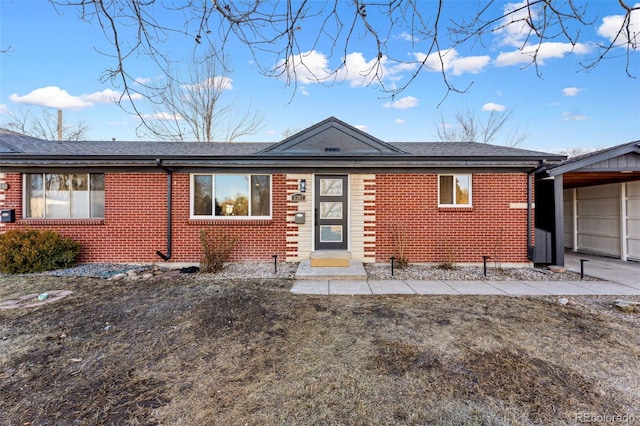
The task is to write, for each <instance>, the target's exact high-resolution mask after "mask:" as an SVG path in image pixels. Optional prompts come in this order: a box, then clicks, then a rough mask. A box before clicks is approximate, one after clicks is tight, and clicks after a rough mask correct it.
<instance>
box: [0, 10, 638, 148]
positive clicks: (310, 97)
mask: <svg viewBox="0 0 640 426" xmlns="http://www.w3.org/2000/svg"><path fill="white" fill-rule="evenodd" d="M447 4H449V5H452V6H450V7H451V9H449V11H450V13H452V14H454V15H455V14H456V13H461V14H462V13H465V10H466V9H469V8H470V7H475V6H474V5H476V4H477V3H476V2H468V1H456V2H453V1H452V2H445V5H447ZM506 4H507V3H498V4H497V5H496V6H495V7H504V6H505V5H506ZM579 4H581V3H579ZM588 10H589V17H590V19H592V20H593V25H591V26H588V27H585V28H582V30H581V34H580V40H579V41H580V44H578V45H577V46H576V47H575V48H574V51H573V53H569V49H568V47H567V45H566V44H555V45H548V46H546V47H547V50H546V51H545V52H546V54H547V55H548V57H546V58H545V59H544V61H543V63H542V64H540V66H539V68H538V71H539V72H540V73H541V74H542V77H540V76H538V75H537V74H536V69H535V68H534V67H528V68H525V69H523V65H524V63H523V62H522V61H521V59H522V57H521V56H520V55H515V54H514V53H513V51H514V47H513V46H514V45H515V43H512V42H513V41H514V40H515V42H516V43H517V42H518V41H521V40H520V39H518V34H514V33H512V32H509V31H499V32H496V33H494V34H492V35H491V36H490V38H485V40H484V41H485V43H484V46H483V45H480V44H478V43H476V44H474V45H469V46H467V48H466V49H467V50H462V49H459V50H457V51H455V52H449V53H448V54H447V56H446V58H447V61H448V62H447V64H446V65H447V70H446V73H447V78H448V79H449V81H450V82H452V83H453V84H455V85H456V86H458V87H466V86H467V85H469V84H471V87H470V89H469V90H468V92H467V93H464V94H457V93H450V94H449V95H448V96H446V95H447V90H446V87H445V86H444V84H443V81H442V76H441V75H440V74H439V73H438V72H430V71H425V72H422V73H421V74H420V75H419V76H418V77H417V79H416V80H414V82H413V83H412V84H411V85H410V86H409V87H408V88H407V89H406V90H404V91H403V92H401V93H399V94H398V95H397V96H396V97H395V98H394V99H390V98H389V97H388V95H387V94H385V93H383V92H381V91H380V90H378V89H376V87H373V86H374V85H369V86H367V85H366V84H362V83H363V79H362V77H360V76H359V74H358V72H357V69H358V68H362V67H365V66H366V64H367V63H368V61H370V60H371V57H372V55H373V54H374V53H373V52H371V51H367V50H366V49H367V48H368V47H367V46H368V45H367V44H362V45H361V46H360V45H358V44H357V43H353V44H352V45H351V46H350V48H351V50H350V51H349V52H347V53H348V55H347V58H346V60H347V64H348V65H349V73H348V74H344V73H342V74H340V79H339V80H340V82H338V83H335V84H333V85H331V86H330V87H327V86H326V85H322V84H318V83H315V82H311V81H310V80H307V79H305V76H304V73H300V74H299V76H298V77H299V82H298V85H297V88H294V87H293V86H287V85H286V84H285V82H284V81H283V80H281V79H277V78H273V77H271V78H270V77H265V76H263V75H261V74H260V73H259V72H258V69H257V66H256V64H255V63H254V62H253V60H252V57H251V56H250V55H249V53H248V52H247V51H246V50H245V49H242V47H241V46H238V48H235V49H233V52H234V53H233V55H231V57H230V63H231V67H232V68H233V70H234V71H233V73H232V74H231V75H230V77H231V79H232V82H231V85H230V89H229V91H228V92H229V93H228V96H230V97H233V98H235V99H237V102H238V105H239V107H246V106H249V105H251V106H252V107H254V108H257V109H259V110H261V111H262V112H263V113H264V114H265V122H264V126H263V127H262V129H261V130H260V131H259V132H258V133H257V134H255V135H252V136H246V137H243V138H242V139H241V140H243V141H264V142H275V141H279V140H281V139H282V138H283V132H285V131H286V130H287V129H289V130H301V129H303V128H305V127H307V126H309V125H312V124H314V123H316V122H318V121H320V120H323V119H325V118H327V117H329V116H335V117H337V118H339V119H341V120H343V121H345V122H347V123H349V124H352V125H355V126H358V127H359V128H361V129H362V130H364V131H366V132H368V133H370V134H371V135H373V136H375V137H378V138H380V139H382V140H385V141H433V140H436V139H437V138H436V126H437V125H438V123H439V122H440V116H441V115H442V116H443V117H444V118H445V120H446V121H447V122H451V123H453V117H454V115H455V112H456V111H457V110H460V109H461V108H466V109H468V110H470V111H473V112H474V113H475V114H476V116H477V117H479V118H480V119H482V118H483V117H484V116H486V114H489V112H488V111H489V110H491V109H499V110H506V111H512V112H513V115H512V118H511V120H510V121H509V123H508V128H507V129H506V132H507V133H512V132H520V133H525V134H527V135H528V137H527V139H526V141H525V142H524V144H523V145H522V147H523V148H527V149H536V150H542V151H557V150H561V149H570V148H594V147H606V146H612V145H617V144H621V143H625V142H629V141H632V140H637V139H640V60H639V58H640V54H639V53H638V52H637V51H636V52H634V53H633V54H632V56H631V63H630V72H631V73H632V75H634V76H635V77H636V78H630V77H628V76H627V75H626V74H625V61H626V58H625V56H624V54H623V52H622V51H621V52H614V55H612V57H611V58H610V59H608V60H605V61H603V62H602V63H600V64H599V65H598V67H597V68H595V69H594V70H592V71H589V72H585V71H582V69H581V67H580V63H581V61H585V60H588V59H589V58H592V57H593V56H594V55H595V54H596V51H595V49H594V47H593V46H594V44H595V43H606V42H607V41H608V39H607V37H608V36H609V35H608V33H607V25H605V24H607V23H609V22H611V20H615V19H616V18H615V16H616V15H620V14H621V9H620V7H619V5H618V2H614V1H594V2H590V4H589V9H588ZM638 15H640V13H638ZM78 16H79V12H78V10H76V9H72V8H59V9H58V11H56V10H55V9H54V8H53V7H52V6H51V5H50V4H49V3H48V2H47V1H45V0H14V1H11V0H0V49H7V48H9V47H10V50H9V52H8V53H4V54H0V123H4V122H6V121H7V120H9V119H10V114H12V113H14V114H15V113H17V112H18V111H20V110H24V109H26V108H31V109H32V110H33V111H34V112H36V113H39V111H40V108H41V107H47V108H50V110H51V112H53V113H55V110H56V109H57V108H62V109H63V110H64V118H65V121H67V122H70V123H74V122H78V121H84V122H86V123H87V124H88V125H89V128H90V130H89V135H88V136H89V139H95V140H110V139H112V138H116V139H118V140H135V139H137V134H136V128H137V126H138V124H139V120H138V118H137V117H136V116H135V115H133V114H131V113H130V112H127V111H124V110H122V109H121V108H119V107H118V106H116V105H114V104H113V102H112V100H113V98H114V97H116V96H118V94H119V93H120V92H121V86H120V85H119V84H118V82H117V81H115V82H113V81H110V80H107V81H102V79H101V77H102V76H103V75H104V70H105V69H107V68H109V67H111V66H113V65H114V62H113V60H112V58H110V57H108V56H107V55H105V54H102V53H100V52H110V47H109V45H108V43H107V42H106V40H105V37H104V35H103V33H102V31H101V29H100V28H99V26H98V25H97V24H96V23H87V22H84V21H82V20H80V19H79V18H78ZM639 19H640V18H639V17H637V16H636V24H635V25H636V26H635V28H636V30H637V28H638V27H640V23H639V22H638V20H639ZM302 32H304V29H302ZM389 37H390V39H392V40H391V41H390V42H389V49H390V50H389V54H390V55H393V56H395V57H398V58H418V59H419V58H420V57H421V56H420V55H421V54H422V52H424V50H423V49H426V47H425V46H422V45H421V44H420V43H419V42H415V43H411V41H410V40H409V39H410V37H408V36H407V34H406V33H403V32H401V31H397V32H395V33H391V34H390V35H389ZM510 39H514V40H510ZM301 40H303V41H304V36H301ZM192 46H193V43H188V42H186V40H185V39H184V38H181V37H178V36H176V37H175V38H169V39H168V40H167V41H166V44H165V45H163V48H165V49H166V51H167V52H171V54H172V57H174V58H176V59H177V60H179V61H184V60H185V58H188V57H189V55H190V53H191V49H192ZM446 48H447V46H441V49H442V50H444V49H446ZM328 50H329V49H328V47H327V46H321V45H320V46H317V47H316V50H313V51H310V52H309V54H308V56H307V64H308V65H310V66H311V68H313V69H315V70H316V72H317V73H322V72H324V71H323V70H324V69H325V68H326V67H330V66H332V65H334V64H335V61H336V60H339V59H340V58H332V59H327V57H326V56H325V55H326V54H328ZM262 64H263V65H264V62H262ZM129 65H130V68H129V72H130V73H131V74H132V75H134V76H135V77H136V78H140V79H149V78H155V77H157V76H158V73H159V72H158V70H157V69H154V68H153V66H152V64H151V63H150V62H149V60H148V59H146V58H144V57H140V58H135V60H131V61H130V62H129ZM275 65H276V64H275V61H274V66H275ZM314 67H315V68H314ZM410 72H411V69H410V67H409V66H405V67H400V66H394V65H393V64H391V63H389V64H387V67H386V68H385V76H386V77H385V79H386V80H385V83H386V84H387V85H389V87H393V86H394V85H398V84H402V83H403V82H404V81H406V79H407V78H408V76H409V75H410ZM364 83H366V81H365V82H364ZM140 108H141V110H142V111H143V112H144V108H145V107H144V105H143V104H142V103H141V104H140ZM504 136H507V135H506V134H505V135H504ZM145 139H150V138H149V137H146V138H145ZM496 143H500V141H497V142H496Z"/></svg>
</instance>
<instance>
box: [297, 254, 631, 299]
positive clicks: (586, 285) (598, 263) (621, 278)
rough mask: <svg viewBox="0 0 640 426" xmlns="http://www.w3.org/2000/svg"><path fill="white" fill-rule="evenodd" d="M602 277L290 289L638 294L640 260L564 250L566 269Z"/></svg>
mask: <svg viewBox="0 0 640 426" xmlns="http://www.w3.org/2000/svg"><path fill="white" fill-rule="evenodd" d="M580 259H588V262H584V270H585V275H590V276H592V277H596V278H600V279H602V280H603V281H582V280H580V281H492V280H482V281H440V280H438V281H421V280H379V281H378V280H297V281H296V282H295V283H294V285H293V288H292V289H291V292H292V293H296V294H320V295H332V294H335V295H338V294H341V295H355V294H423V295H424V294H432V295H435V294H454V295H455V294H470V295H502V296H505V295H506V296H523V295H557V296H577V295H619V296H630V295H640V264H638V263H633V262H621V261H619V260H615V259H607V258H601V257H595V256H583V255H576V254H573V253H571V254H567V257H566V259H565V264H566V266H567V269H569V270H571V271H575V272H580Z"/></svg>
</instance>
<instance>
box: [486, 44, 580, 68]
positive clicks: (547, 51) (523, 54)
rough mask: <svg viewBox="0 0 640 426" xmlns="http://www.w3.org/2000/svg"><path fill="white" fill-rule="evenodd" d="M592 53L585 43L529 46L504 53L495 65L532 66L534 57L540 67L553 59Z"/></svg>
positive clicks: (499, 56)
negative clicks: (573, 54)
mask: <svg viewBox="0 0 640 426" xmlns="http://www.w3.org/2000/svg"><path fill="white" fill-rule="evenodd" d="M590 51H591V46H590V45H587V44H584V43H576V44H575V45H572V44H571V43H561V42H545V43H541V44H540V45H537V44H534V45H527V46H525V47H523V49H522V50H514V51H511V52H502V53H500V54H499V55H498V57H497V58H496V59H495V61H494V63H495V65H497V66H499V67H506V66H510V65H523V64H530V63H531V62H532V61H533V58H534V56H535V57H536V62H537V64H538V65H544V64H545V61H546V60H548V59H552V58H563V57H565V56H567V55H569V54H571V53H576V54H579V55H581V54H584V53H589V52H590Z"/></svg>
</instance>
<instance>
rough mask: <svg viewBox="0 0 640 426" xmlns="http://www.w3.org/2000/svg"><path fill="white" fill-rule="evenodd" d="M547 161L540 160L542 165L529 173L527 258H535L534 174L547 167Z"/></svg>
mask: <svg viewBox="0 0 640 426" xmlns="http://www.w3.org/2000/svg"><path fill="white" fill-rule="evenodd" d="M546 165H547V164H546V161H545V160H542V161H540V165H539V166H538V167H536V168H535V169H532V170H530V171H529V172H528V173H527V259H528V260H533V249H534V247H533V246H532V245H531V230H532V229H531V227H532V225H533V203H532V200H533V194H532V193H531V191H532V189H531V186H532V185H531V184H532V183H534V180H533V179H532V177H533V175H535V174H536V173H538V172H539V171H540V170H541V169H543V168H544V167H546Z"/></svg>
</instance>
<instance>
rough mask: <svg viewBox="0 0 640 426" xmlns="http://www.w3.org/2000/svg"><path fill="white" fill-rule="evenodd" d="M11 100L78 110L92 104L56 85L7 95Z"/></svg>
mask: <svg viewBox="0 0 640 426" xmlns="http://www.w3.org/2000/svg"><path fill="white" fill-rule="evenodd" d="M9 100H11V102H15V103H18V104H29V105H38V106H43V107H47V108H61V109H71V110H78V109H84V108H88V107H90V106H93V104H92V103H91V102H89V101H86V100H83V99H82V98H81V97H80V96H72V95H70V94H69V93H68V92H67V91H66V90H62V89H61V88H59V87H56V86H47V87H42V88H40V89H35V90H33V91H32V92H31V93H29V94H26V95H24V96H19V95H18V94H17V93H14V94H12V95H10V96H9Z"/></svg>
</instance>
